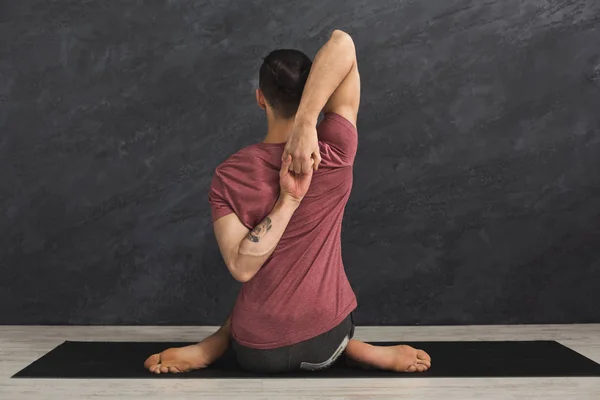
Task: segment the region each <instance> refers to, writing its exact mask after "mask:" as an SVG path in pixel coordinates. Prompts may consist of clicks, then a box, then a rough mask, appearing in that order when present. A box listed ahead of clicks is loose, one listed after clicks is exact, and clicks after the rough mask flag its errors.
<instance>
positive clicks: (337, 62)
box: [283, 30, 360, 173]
mask: <svg viewBox="0 0 600 400" xmlns="http://www.w3.org/2000/svg"><path fill="white" fill-rule="evenodd" d="M359 106H360V76H359V72H358V65H357V61H356V49H355V47H354V41H353V40H352V38H351V37H350V35H348V34H347V33H345V32H343V31H340V30H335V31H333V33H332V34H331V37H330V39H329V40H328V41H327V43H325V45H324V46H323V47H322V48H321V50H319V52H318V53H317V55H316V56H315V59H314V62H313V65H312V68H311V70H310V74H309V76H308V80H307V82H306V86H305V87H304V92H303V93H302V100H301V101H300V106H299V107H298V112H297V113H296V118H295V123H294V129H293V131H292V134H291V135H290V138H289V139H288V142H287V145H286V148H285V150H284V153H283V156H284V157H285V156H286V155H287V154H291V155H292V158H293V165H292V168H293V170H294V171H295V172H296V173H302V172H304V173H306V171H307V170H308V169H309V168H310V167H311V166H313V163H312V162H311V156H312V158H313V159H314V160H315V163H314V168H315V169H316V168H317V167H318V164H319V162H320V157H319V149H318V142H317V140H318V138H317V130H316V125H317V120H318V118H319V114H320V113H321V111H324V112H334V113H336V114H339V115H341V116H342V117H344V118H346V119H347V120H349V121H350V122H351V123H352V124H354V126H355V127H356V120H357V116H358V109H359Z"/></svg>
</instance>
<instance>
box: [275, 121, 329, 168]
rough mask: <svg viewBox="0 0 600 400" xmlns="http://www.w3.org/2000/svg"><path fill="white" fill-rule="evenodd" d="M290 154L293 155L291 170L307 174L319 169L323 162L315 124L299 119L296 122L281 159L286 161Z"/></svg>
mask: <svg viewBox="0 0 600 400" xmlns="http://www.w3.org/2000/svg"><path fill="white" fill-rule="evenodd" d="M288 155H290V156H292V163H291V165H290V171H294V172H295V173H296V174H307V173H308V172H309V171H311V172H312V170H315V171H316V170H317V169H318V168H319V164H320V163H321V154H320V153H319V139H318V137H317V128H316V126H315V124H312V123H309V122H303V121H298V122H296V123H295V124H294V127H293V129H292V133H291V134H290V137H289V138H288V141H287V144H286V145H285V148H284V150H283V154H282V156H281V161H282V162H284V161H285V160H286V158H287V157H288Z"/></svg>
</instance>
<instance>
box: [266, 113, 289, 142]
mask: <svg viewBox="0 0 600 400" xmlns="http://www.w3.org/2000/svg"><path fill="white" fill-rule="evenodd" d="M267 124H268V129H267V136H265V139H264V140H263V143H285V142H287V140H288V137H289V135H290V133H291V132H292V128H293V126H294V118H293V117H292V118H289V119H281V118H273V117H271V116H267Z"/></svg>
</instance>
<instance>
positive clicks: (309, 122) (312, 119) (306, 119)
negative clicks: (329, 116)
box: [294, 113, 319, 131]
mask: <svg viewBox="0 0 600 400" xmlns="http://www.w3.org/2000/svg"><path fill="white" fill-rule="evenodd" d="M312 114H315V113H310V114H309V113H303V114H300V115H296V118H295V119H294V125H295V126H296V127H302V126H310V127H312V128H314V127H316V126H317V121H318V119H319V113H316V115H312ZM300 131H302V130H300Z"/></svg>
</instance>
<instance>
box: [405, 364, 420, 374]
mask: <svg viewBox="0 0 600 400" xmlns="http://www.w3.org/2000/svg"><path fill="white" fill-rule="evenodd" d="M406 372H417V366H416V365H415V364H413V365H411V366H410V367H408V368H407V369H406Z"/></svg>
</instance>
